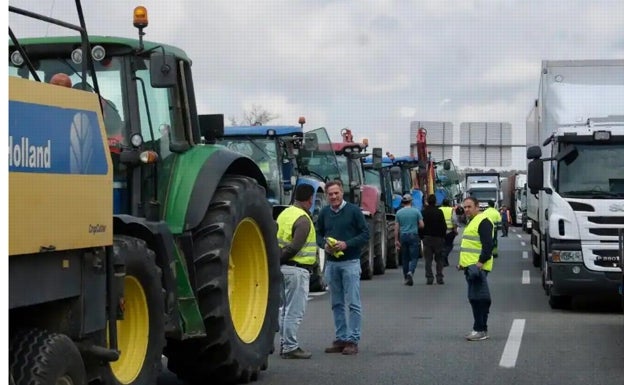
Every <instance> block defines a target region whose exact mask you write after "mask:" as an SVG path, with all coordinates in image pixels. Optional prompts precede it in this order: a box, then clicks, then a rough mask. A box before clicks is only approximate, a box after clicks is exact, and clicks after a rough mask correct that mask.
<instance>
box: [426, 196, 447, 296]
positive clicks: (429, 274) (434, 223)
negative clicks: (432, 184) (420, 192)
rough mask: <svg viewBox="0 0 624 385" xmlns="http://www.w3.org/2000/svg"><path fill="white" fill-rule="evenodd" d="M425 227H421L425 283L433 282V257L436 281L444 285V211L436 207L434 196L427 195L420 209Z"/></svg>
mask: <svg viewBox="0 0 624 385" xmlns="http://www.w3.org/2000/svg"><path fill="white" fill-rule="evenodd" d="M422 215H423V222H424V223H425V227H424V228H423V229H422V235H423V254H424V255H425V277H426V278H427V285H431V284H433V271H432V264H433V260H434V259H435V264H436V275H435V278H436V282H437V283H438V285H444V273H443V272H442V271H443V270H444V266H445V258H444V257H445V253H444V237H445V236H446V219H444V213H443V212H442V210H440V209H439V208H438V207H436V196H435V195H433V194H431V195H429V196H428V197H427V206H425V208H423V211H422Z"/></svg>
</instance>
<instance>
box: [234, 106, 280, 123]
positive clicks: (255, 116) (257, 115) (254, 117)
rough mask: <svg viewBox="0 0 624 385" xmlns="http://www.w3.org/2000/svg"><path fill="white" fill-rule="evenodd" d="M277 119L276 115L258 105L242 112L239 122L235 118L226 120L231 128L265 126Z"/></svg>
mask: <svg viewBox="0 0 624 385" xmlns="http://www.w3.org/2000/svg"><path fill="white" fill-rule="evenodd" d="M277 118H279V115H278V114H274V113H272V112H271V111H269V110H267V109H266V108H264V107H262V106H260V105H258V104H253V105H252V106H251V108H250V109H248V110H245V111H244V112H243V117H242V118H241V119H240V120H239V119H237V118H236V117H235V116H230V117H228V120H229V121H230V125H232V126H243V125H246V126H258V125H265V124H267V123H268V122H270V121H271V120H275V119H277ZM239 122H240V123H239Z"/></svg>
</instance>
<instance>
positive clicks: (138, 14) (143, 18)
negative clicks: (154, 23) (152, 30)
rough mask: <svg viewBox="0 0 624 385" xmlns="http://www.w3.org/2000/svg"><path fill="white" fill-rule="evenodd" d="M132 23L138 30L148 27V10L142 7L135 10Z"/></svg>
mask: <svg viewBox="0 0 624 385" xmlns="http://www.w3.org/2000/svg"><path fill="white" fill-rule="evenodd" d="M132 22H133V24H134V26H135V27H136V28H145V27H147V8H145V7H144V6H142V5H139V6H138V7H136V8H134V13H133V17H132Z"/></svg>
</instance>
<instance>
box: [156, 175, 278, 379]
mask: <svg viewBox="0 0 624 385" xmlns="http://www.w3.org/2000/svg"><path fill="white" fill-rule="evenodd" d="M271 210H272V209H271V206H270V204H269V203H268V201H267V199H266V196H265V191H264V189H263V188H262V187H261V186H260V185H259V184H258V183H257V182H256V181H255V180H254V179H251V178H249V177H245V176H239V175H226V176H224V177H223V179H222V180H221V182H220V183H219V185H218V186H217V189H216V191H215V193H214V195H213V197H212V200H211V202H210V205H209V207H208V211H207V212H206V215H205V217H204V219H203V221H202V222H201V224H200V225H199V226H198V228H197V229H196V230H195V231H193V248H194V250H193V260H194V268H195V276H196V282H195V288H196V297H197V301H198V303H199V309H200V312H201V314H202V317H203V319H204V324H205V325H206V337H204V338H198V339H190V340H187V341H169V344H168V346H167V351H166V355H167V357H168V367H169V369H170V370H171V371H172V372H174V373H176V374H177V375H178V377H179V378H181V379H182V380H184V381H186V382H190V383H202V384H203V383H215V382H216V383H237V382H241V381H243V382H245V381H251V380H253V379H257V378H258V372H259V371H260V370H261V369H262V368H263V367H264V365H265V363H266V362H267V357H268V355H269V354H270V353H271V352H272V350H273V341H274V337H275V332H276V331H277V330H278V319H277V317H278V313H279V305H280V284H281V271H280V266H279V248H278V245H277V236H276V234H277V226H276V224H275V222H274V221H273V218H272V214H271Z"/></svg>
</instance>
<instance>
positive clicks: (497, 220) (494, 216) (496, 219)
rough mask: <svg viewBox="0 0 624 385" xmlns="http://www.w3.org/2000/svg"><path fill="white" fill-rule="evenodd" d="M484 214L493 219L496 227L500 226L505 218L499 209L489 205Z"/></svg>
mask: <svg viewBox="0 0 624 385" xmlns="http://www.w3.org/2000/svg"><path fill="white" fill-rule="evenodd" d="M483 214H485V216H486V217H488V218H489V219H490V221H492V223H493V224H494V228H498V227H500V225H501V222H502V221H503V218H501V215H500V213H499V212H498V210H496V209H495V208H494V207H488V208H487V209H485V211H484V212H483Z"/></svg>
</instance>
